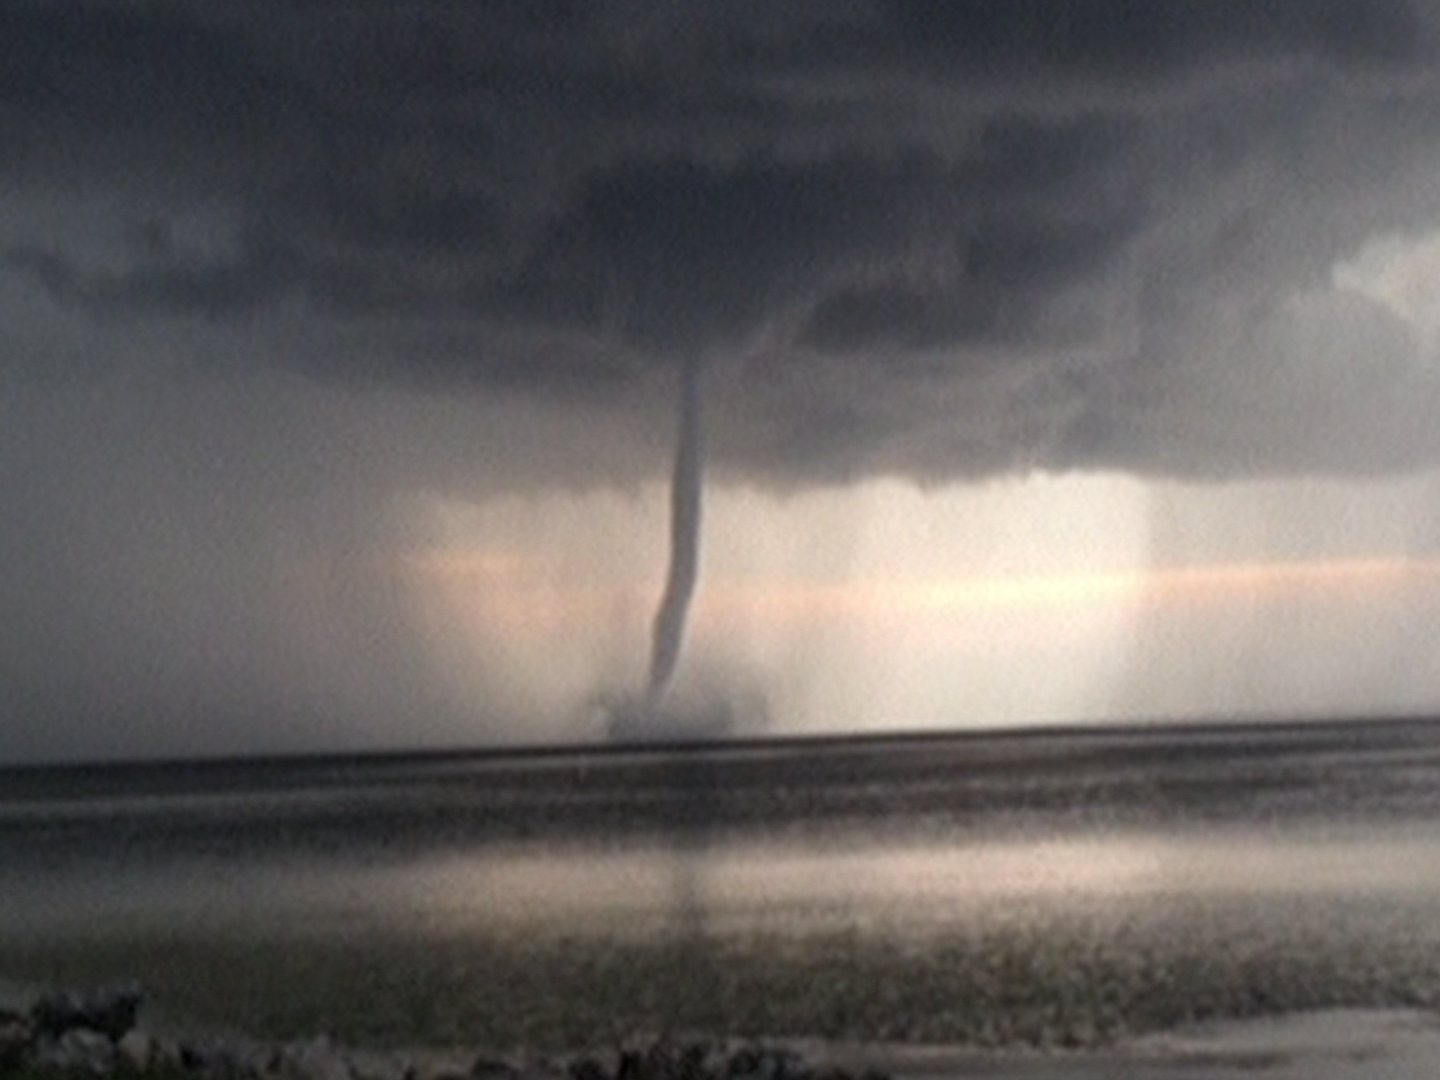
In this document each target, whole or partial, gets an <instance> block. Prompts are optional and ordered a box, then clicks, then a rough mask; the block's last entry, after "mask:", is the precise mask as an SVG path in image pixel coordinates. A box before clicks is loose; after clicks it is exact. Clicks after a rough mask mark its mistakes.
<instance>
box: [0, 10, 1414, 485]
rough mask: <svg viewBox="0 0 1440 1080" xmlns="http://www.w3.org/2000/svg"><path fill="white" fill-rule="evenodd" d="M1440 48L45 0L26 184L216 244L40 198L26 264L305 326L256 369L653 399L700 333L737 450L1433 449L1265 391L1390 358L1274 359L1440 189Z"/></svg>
mask: <svg viewBox="0 0 1440 1080" xmlns="http://www.w3.org/2000/svg"><path fill="white" fill-rule="evenodd" d="M1434 42H1435V20H1434V18H1433V12H1432V11H1431V9H1430V8H1429V7H1428V6H1427V5H1425V4H1422V3H1419V2H1415V3H1405V2H1401V0H1382V2H1361V0H1305V2H1301V0H1285V2H1274V3H1268V4H1256V3H1251V2H1241V0H1207V2H1201V0H1175V2H1168V3H1140V2H1137V0H1079V2H1076V0H1008V2H1004V3H1001V2H988V0H946V2H938V0H937V2H922V0H909V2H906V0H893V2H881V0H876V2H860V0H856V2H852V3H835V4H826V5H816V4H784V3H778V4H777V3H767V4H744V3H736V4H718V3H717V4H692V5H684V7H683V10H682V9H681V8H679V7H672V6H670V5H659V4H644V3H619V2H616V3H592V4H572V3H560V2H554V3H543V4H532V3H519V2H493V3H475V4H455V3H449V2H442V0H431V2H416V3H387V4H329V3H300V2H288V3H286V2H274V3H263V4H262V3H259V2H256V3H248V4H247V3H237V4H228V5H201V4H184V3H178V2H177V3H138V2H136V3H131V2H123V0H113V2H106V0H90V2H74V3H50V2H35V0H27V2H18V3H12V4H9V5H6V6H5V8H4V10H3V11H0V136H3V138H4V140H5V143H6V145H7V148H10V149H7V154H6V157H5V160H4V161H3V162H0V177H3V178H4V184H5V186H6V189H7V190H8V191H9V192H10V193H11V194H12V195H13V196H14V197H15V198H16V199H18V200H20V202H21V203H23V201H24V199H25V198H26V197H28V196H30V195H31V194H33V193H36V192H45V193H47V195H48V196H49V197H51V198H61V199H64V198H73V199H75V200H84V199H86V198H94V197H97V196H106V197H111V198H114V199H116V200H119V202H120V203H122V204H123V203H124V202H126V201H127V200H129V201H132V202H136V203H137V204H139V203H144V204H146V208H145V209H144V214H149V215H152V216H153V215H155V214H156V213H157V211H156V209H155V206H156V205H158V206H159V207H160V209H159V210H158V214H159V216H160V218H161V219H164V218H165V217H166V215H180V214H183V213H192V214H199V215H200V216H202V217H203V216H205V215H210V216H211V217H214V218H216V219H219V220H223V222H224V228H225V229H227V230H228V231H229V238H228V241H227V242H226V243H223V244H220V245H218V246H217V247H214V248H213V249H208V250H205V251H202V252H199V253H198V254H197V253H196V252H193V251H185V250H183V248H184V243H185V238H184V236H183V235H180V234H181V233H182V232H183V229H181V227H180V226H179V225H174V226H173V231H174V232H175V233H176V237H175V239H174V241H173V243H172V242H171V241H169V240H164V238H165V237H167V236H168V235H169V231H171V230H172V225H169V224H166V223H165V222H164V221H163V220H162V222H161V223H160V225H158V226H157V227H156V231H155V232H154V236H158V237H160V238H161V239H162V240H164V242H159V243H150V244H149V245H148V246H147V245H146V244H144V243H138V242H134V238H133V237H134V233H135V230H134V229H133V228H132V229H131V235H132V242H130V245H129V247H128V248H126V249H125V251H124V253H123V254H122V255H116V253H115V249H114V245H113V244H112V245H111V247H110V248H108V249H106V250H104V251H102V250H100V249H99V248H95V249H94V250H91V249H89V248H88V247H87V244H86V242H85V238H84V236H83V235H80V234H78V233H77V234H73V235H72V234H66V235H59V234H56V235H51V236H46V235H44V234H43V230H42V231H41V235H28V234H27V235H24V236H12V237H10V238H9V239H8V242H6V238H4V237H0V242H3V243H4V250H5V251H6V258H5V262H4V264H3V268H0V273H4V274H8V275H9V276H10V277H11V279H12V280H14V281H20V282H25V283H28V284H29V285H31V286H33V287H37V288H39V289H40V290H41V291H42V292H43V293H44V294H45V295H46V296H48V297H49V298H50V299H51V301H53V302H54V303H55V304H56V305H58V307H59V308H60V309H62V310H64V311H67V312H69V313H70V317H72V318H75V319H82V320H83V319H90V320H103V321H105V325H107V326H114V325H117V324H124V325H136V326H144V327H150V328H152V329H153V328H154V327H156V326H162V327H163V326H164V325H165V324H166V322H167V320H186V319H190V318H200V319H202V320H208V321H210V322H213V323H217V324H220V325H221V326H223V325H225V324H227V323H234V324H236V325H242V324H243V325H246V326H250V327H253V326H255V325H257V324H259V325H264V324H265V323H266V322H267V320H270V319H272V318H275V317H276V315H275V313H277V312H285V311H288V312H292V313H293V312H296V311H299V312H302V313H303V319H301V322H302V323H303V326H304V332H305V333H306V334H308V335H309V338H308V339H307V340H308V344H307V345H306V346H305V347H299V346H298V345H293V343H292V347H286V346H285V342H276V343H273V344H274V345H275V346H276V347H272V348H270V349H267V350H266V351H265V353H264V355H256V356H254V357H253V358H252V359H253V363H254V364H256V365H257V366H258V365H266V364H277V365H282V366H299V367H300V368H302V369H304V370H306V371H308V372H311V373H313V374H318V375H320V376H322V377H323V378H325V379H327V380H330V381H332V382H335V383H338V384H341V385H345V384H347V383H348V382H355V383H357V384H358V383H362V382H363V383H364V384H366V385H372V384H377V383H378V384H384V383H385V382H387V381H390V382H393V383H395V384H397V385H417V384H418V385H422V386H425V387H427V388H430V389H432V390H444V389H445V388H447V387H452V386H453V387H456V388H460V387H464V388H466V389H467V390H469V389H475V388H480V389H482V390H483V389H484V388H485V387H487V386H494V387H497V388H503V389H505V390H507V391H508V390H516V389H519V390H524V391H527V392H529V393H531V394H533V395H535V396H537V397H538V398H540V399H545V398H546V397H547V396H549V395H551V394H555V393H559V394H562V395H564V397H565V399H566V400H568V401H574V400H585V399H589V400H593V401H594V402H595V408H596V409H597V410H604V409H610V408H612V407H614V405H615V403H616V402H617V401H619V400H622V399H627V398H628V399H630V400H632V401H633V402H637V403H639V404H636V405H635V406H634V407H635V408H641V409H644V408H648V407H649V406H648V405H647V404H645V403H646V402H650V401H655V402H662V401H664V400H665V399H666V397H667V395H666V394H664V393H661V392H659V391H658V390H654V389H647V388H649V387H650V384H651V383H652V382H653V383H657V384H658V383H659V382H660V381H661V379H662V378H663V379H667V380H668V379H673V378H674V365H675V364H676V362H677V361H678V360H680V359H682V358H684V357H689V356H697V355H703V356H705V357H707V362H708V363H709V364H711V365H712V366H715V367H717V368H718V369H719V373H718V375H717V377H716V378H713V379H711V380H710V385H712V386H714V387H715V389H714V390H713V391H712V397H713V398H714V399H715V401H714V404H713V406H712V408H711V410H710V411H711V413H712V416H713V421H712V426H713V428H714V436H713V439H712V442H713V445H714V449H715V452H716V455H717V457H718V458H719V459H720V460H721V461H722V462H727V461H728V462H729V463H730V464H732V465H736V466H742V465H743V467H744V468H745V469H747V470H752V471H758V472H761V473H766V474H769V475H771V476H777V477H784V476H787V475H788V476H792V477H800V476H809V475H815V476H822V477H823V476H827V475H829V476H838V475H853V474H855V473H857V472H866V471H899V472H914V473H922V474H924V475H926V476H930V477H936V476H945V475H947V474H951V475H961V474H975V473H983V472H986V471H991V470H996V469H1006V468H1014V467H1019V466H1022V465H1024V466H1033V465H1040V466H1045V467H1053V468H1067V467H1073V466H1081V467H1090V466H1105V467H1119V468H1126V469H1131V470H1136V471H1141V472H1174V471H1180V472H1186V473H1199V474H1207V473H1213V474H1226V473H1230V472H1233V471H1236V470H1242V471H1259V472H1264V471H1266V470H1270V469H1278V470H1285V471H1292V470H1295V469H1301V470H1304V469H1307V468H1312V467H1313V468H1316V469H1323V470H1336V469H1339V470H1346V469H1376V468H1382V467H1383V468H1390V467H1395V466H1396V465H1403V464H1405V463H1416V464H1418V463H1420V462H1423V461H1431V460H1435V459H1437V458H1440V440H1431V439H1430V438H1428V437H1426V436H1424V435H1422V434H1419V433H1416V434H1414V435H1413V436H1411V435H1407V436H1406V441H1405V442H1404V444H1403V445H1398V444H1396V443H1394V442H1393V441H1392V442H1389V443H1387V442H1386V438H1385V436H1384V435H1383V434H1372V435H1371V437H1370V440H1371V441H1368V442H1367V441H1366V440H1365V439H1363V438H1361V433H1360V430H1359V429H1358V428H1356V429H1355V431H1354V432H1352V433H1351V434H1350V435H1347V439H1348V443H1347V445H1349V446H1350V450H1349V451H1348V453H1349V455H1350V456H1349V457H1346V458H1344V460H1337V455H1335V454H1334V453H1333V452H1332V448H1333V446H1334V445H1335V440H1334V439H1333V438H1332V439H1325V438H1323V437H1321V436H1314V435H1306V434H1305V432H1304V431H1303V430H1301V427H1302V425H1300V423H1299V421H1298V419H1297V420H1296V422H1295V424H1294V425H1293V429H1292V425H1290V424H1289V423H1288V422H1287V423H1282V424H1278V425H1277V424H1276V423H1275V422H1274V416H1275V415H1277V414H1280V415H1287V413H1286V410H1287V409H1290V408H1291V407H1292V405H1293V403H1295V402H1306V403H1310V404H1312V405H1313V404H1314V403H1315V402H1317V401H1324V402H1330V401H1332V400H1333V402H1334V411H1335V413H1336V417H1335V420H1334V423H1335V424H1338V425H1340V426H1342V427H1344V426H1345V425H1346V424H1349V423H1352V421H1351V420H1349V419H1347V415H1348V414H1347V412H1346V404H1347V402H1348V401H1350V400H1354V402H1355V403H1356V408H1355V410H1354V412H1353V416H1354V417H1355V418H1368V417H1370V416H1373V415H1374V413H1375V411H1376V410H1377V409H1378V408H1379V406H1378V405H1377V401H1378V398H1375V397H1374V395H1375V393H1377V391H1374V390H1373V389H1369V388H1368V387H1370V386H1371V384H1370V383H1368V382H1366V380H1363V379H1362V380H1359V383H1358V384H1357V383H1356V381H1355V380H1354V379H1352V378H1351V377H1350V376H1348V375H1345V376H1343V377H1342V376H1339V375H1337V374H1336V372H1337V371H1339V370H1341V368H1342V367H1343V365H1338V364H1337V365H1330V366H1329V368H1323V367H1315V366H1311V367H1307V366H1306V365H1305V364H1303V363H1299V362H1296V363H1291V364H1288V365H1284V364H1277V363H1276V362H1274V361H1273V360H1272V359H1269V358H1267V357H1257V356H1255V355H1253V350H1254V349H1255V348H1256V347H1257V343H1264V344H1265V346H1266V347H1267V348H1272V349H1273V350H1275V351H1277V353H1280V354H1283V353H1285V351H1286V350H1288V349H1291V348H1292V344H1293V343H1291V342H1290V341H1289V340H1288V339H1286V340H1284V341H1282V340H1280V339H1278V338H1275V337H1274V335H1275V334H1277V333H1281V331H1282V330H1284V327H1283V326H1282V325H1281V324H1282V323H1284V321H1285V320H1284V318H1283V317H1282V315H1283V313H1281V309H1282V308H1283V307H1284V305H1285V304H1286V303H1288V302H1290V300H1291V299H1293V297H1294V296H1295V295H1298V294H1300V293H1303V292H1306V291H1307V290H1308V291H1313V290H1314V289H1316V288H1317V287H1319V286H1320V285H1322V284H1324V282H1323V278H1324V275H1325V274H1327V273H1328V272H1329V268H1330V267H1331V266H1333V264H1334V263H1335V262H1336V261H1337V260H1339V259H1341V258H1344V257H1346V256H1349V255H1351V254H1353V253H1354V252H1355V250H1356V249H1357V248H1358V246H1359V245H1360V244H1361V243H1363V242H1364V241H1365V240H1366V239H1368V238H1370V237H1372V236H1375V235H1379V234H1383V233H1386V232H1387V231H1388V232H1396V233H1398V232H1402V231H1405V230H1419V229H1424V228H1433V227H1434V225H1435V223H1436V222H1440V197H1437V196H1436V195H1435V194H1434V192H1433V188H1434V185H1433V184H1429V183H1428V182H1422V181H1421V180H1420V179H1418V178H1420V177H1425V176H1427V175H1430V172H1429V170H1430V169H1431V168H1432V167H1433V166H1435V165H1436V164H1440V91H1437V90H1436V88H1435V77H1436V74H1437V70H1436V67H1435V65H1434V59H1435V53H1434V48H1433V46H1434ZM136 213H137V214H139V213H141V212H140V211H138V210H137V211H136ZM1345 310H1351V311H1352V312H1353V308H1346V309H1345ZM1277 313H1281V314H1277ZM1317 317H1330V316H1326V315H1324V314H1323V313H1322V314H1321V315H1317ZM1362 321H1364V320H1362ZM1379 321H1383V320H1379ZM1346 325H1347V326H1348V325H1349V323H1347V324H1346ZM1367 325H1369V324H1368V323H1367ZM1377 325H1378V323H1377ZM1216 327H1225V328H1227V329H1226V331H1225V333H1224V334H1219V335H1218V336H1217V334H1215V333H1212V331H1214V330H1215V328H1216ZM1292 329H1293V328H1292ZM137 332H138V331H137ZM276 333H277V334H282V336H283V333H282V332H281V331H276ZM1267 335H1268V336H1267ZM41 337H42V338H43V335H41ZM356 337H363V338H364V339H365V341H366V346H365V347H364V348H363V349H360V350H353V349H348V348H347V345H346V342H353V341H354V339H355V338H356ZM1402 337H1403V335H1402ZM1352 339H1353V342H1352V343H1353V345H1354V347H1355V348H1356V349H1357V350H1359V351H1360V352H1361V353H1366V355H1368V353H1367V350H1369V347H1370V342H1369V339H1368V338H1364V337H1363V336H1361V337H1354V336H1353V335H1352V336H1351V337H1350V338H1347V339H1346V340H1352ZM1392 339H1394V335H1389V336H1388V337H1385V338H1384V340H1383V341H1382V342H1380V344H1379V346H1377V348H1378V349H1380V350H1381V351H1383V355H1384V357H1385V358H1386V359H1385V363H1387V364H1391V365H1398V366H1399V369H1400V380H1401V382H1403V383H1404V385H1406V386H1407V387H1408V388H1409V390H1410V391H1411V392H1410V393H1409V395H1408V396H1407V400H1412V401H1422V402H1429V401H1436V402H1440V382H1437V380H1436V378H1435V377H1433V376H1432V375H1431V374H1430V373H1429V368H1428V366H1427V360H1426V358H1425V357H1424V356H1422V355H1420V353H1421V351H1422V350H1421V346H1420V345H1418V344H1415V343H1411V344H1410V345H1407V346H1405V348H1403V349H1401V350H1400V351H1399V352H1395V351H1394V349H1392V347H1391V346H1392V345H1393V340H1392ZM43 347H44V342H43V340H39V341H33V340H32V341H31V342H30V344H29V345H27V346H26V348H28V349H31V350H32V351H33V350H34V349H36V348H43ZM1406 349H1408V352H1407V351H1406ZM1385 350H1388V351H1385ZM1371 351H1374V350H1371ZM1376 355H1380V352H1376ZM1367 362H1369V361H1368V360H1366V359H1365V357H1364V356H1361V357H1360V358H1359V359H1358V360H1357V363H1361V364H1364V363H1367ZM1267 365H1268V366H1267ZM1252 371H1253V372H1255V373H1254V374H1253V375H1252V374H1251V372H1252ZM1386 371H1387V373H1393V371H1394V369H1393V368H1392V367H1387V368H1386ZM997 372H998V373H1001V374H997ZM1386 377H1387V378H1389V374H1387V376H1386ZM1327 380H1328V381H1327ZM1392 383H1393V380H1392ZM1387 385H1389V384H1387ZM962 391H965V392H964V393H962ZM1367 395H1369V396H1367ZM962 400H963V401H969V402H973V403H974V404H973V410H974V411H973V412H972V406H968V405H967V406H966V407H964V408H959V409H951V410H949V411H946V410H945V409H941V408H939V407H937V405H936V403H937V402H956V401H962ZM657 407H661V406H657ZM846 418H848V419H846ZM662 422H663V421H662V420H657V421H656V423H662ZM1355 422H1358V420H1357V421H1355ZM962 427H963V428H964V430H961V428H962ZM1346 430H1347V431H1348V430H1349V429H1346ZM807 432H809V433H813V436H812V437H811V438H812V440H813V441H809V442H807V437H806V434H805V433H807ZM1147 433H1149V434H1147ZM1239 444H1244V445H1248V446H1251V447H1252V449H1251V451H1250V452H1247V453H1246V454H1245V455H1237V454H1236V453H1235V451H1234V447H1235V446H1236V445H1239Z"/></svg>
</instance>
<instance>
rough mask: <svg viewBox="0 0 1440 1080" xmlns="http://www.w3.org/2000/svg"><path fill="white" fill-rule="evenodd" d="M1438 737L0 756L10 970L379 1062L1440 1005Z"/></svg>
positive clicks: (1367, 725)
mask: <svg viewBox="0 0 1440 1080" xmlns="http://www.w3.org/2000/svg"><path fill="white" fill-rule="evenodd" d="M1437 824H1440V724H1432V723H1429V722H1425V721H1384V722H1382V721H1364V722H1360V721H1357V722H1354V723H1336V724H1325V725H1314V724H1308V725H1301V724H1296V725H1269V726H1248V727H1209V728H1206V727H1192V728H1184V729H1177V728H1152V729H1126V730H1119V729H1110V730H1106V729H1096V730H1088V731H1063V732H1061V731H1053V732H1037V733H1019V734H1002V735H984V736H974V735H972V736H952V737H923V738H922V737H914V738H895V739H850V740H845V739H836V740H812V741H797V742H771V743H756V744H745V745H732V746H726V747H711V748H695V747H692V748H679V747H652V748H645V749H631V750H621V749H614V748H591V749H583V750H565V751H549V752H533V753H504V754H454V755H415V756H392V757H356V758H323V759H322V758H313V759H284V760H268V761H241V762H177V763H166V764H152V765H136V766H104V767H98V766H97V767H87V768H75V767H68V768H50V769H11V770H4V771H0V976H4V977H7V978H10V979H20V980H30V981H35V982H43V983H63V984H67V985H74V984H88V983H94V982H104V981H109V980H114V979H122V978H123V979H138V980H140V981H141V983H142V984H143V985H144V986H145V987H146V988H147V990H148V992H149V995H150V998H151V1000H152V1002H153V1010H154V1013H153V1015H155V1016H156V1017H157V1018H158V1019H159V1020H160V1022H162V1023H163V1022H166V1021H169V1022H174V1023H184V1024H191V1025H193V1024H202V1025H214V1026H219V1027H229V1028H239V1029H242V1030H245V1031H248V1032H250V1033H252V1034H257V1035H267V1036H278V1037H284V1036H290V1035H298V1034H305V1033H313V1032H315V1031H319V1030H325V1031H329V1032H331V1033H333V1034H336V1035H338V1036H340V1037H342V1038H346V1039H349V1040H353V1041H356V1042H360V1043H369V1044H375V1045H396V1044H418V1043H431V1044H435V1043H464V1044H467V1045H471V1044H483V1045H494V1046H513V1045H519V1044H524V1045H542V1046H576V1045H601V1046H603V1045H608V1044H610V1043H613V1041H614V1040H616V1039H619V1038H623V1037H625V1036H626V1035H627V1034H630V1033H633V1032H636V1031H651V1032H653V1031H668V1030H674V1029H685V1030H699V1031H708V1032H713V1033H726V1034H754V1035H776V1036H779V1035H807V1036H809V1035H813V1036H829V1037H840V1038H885V1039H910V1040H917V1041H936V1040H944V1041H964V1042H974V1043H979V1044H985V1045H995V1044H1002V1045H1003V1044H1010V1043H1038V1044H1052V1043H1058V1044H1064V1045H1074V1044H1089V1043H1095V1042H1099V1041H1104V1040H1106V1039H1110V1038H1113V1037H1115V1036H1117V1035H1122V1034H1127V1033H1134V1032H1141V1031H1152V1030H1157V1029H1163V1028H1166V1027H1168V1026H1172V1025H1175V1024H1179V1023H1183V1022H1186V1021H1191V1020H1197V1019H1209V1018H1222V1017H1242V1016H1253V1015H1257V1014H1264V1013H1275V1012H1284V1011H1292V1010H1299V1009H1311V1008H1319V1007H1334V1006H1364V1007H1371V1006H1382V1007H1390V1006H1417V1005H1419V1006H1426V1007H1428V1006H1431V1005H1434V1004H1436V1003H1440V828H1437Z"/></svg>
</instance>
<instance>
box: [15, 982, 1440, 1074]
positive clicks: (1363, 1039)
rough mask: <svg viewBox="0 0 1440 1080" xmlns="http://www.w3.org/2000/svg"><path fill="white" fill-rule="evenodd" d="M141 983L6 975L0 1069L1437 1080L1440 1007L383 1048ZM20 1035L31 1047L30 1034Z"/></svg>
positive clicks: (17, 1071)
mask: <svg viewBox="0 0 1440 1080" xmlns="http://www.w3.org/2000/svg"><path fill="white" fill-rule="evenodd" d="M143 1011H145V1010H144V1008H143V1003H142V1000H141V996H140V994H139V991H138V989H136V988H133V987H129V988H118V989H116V988H111V989H103V990H99V991H92V992H89V993H75V992H73V991H71V992H65V991H61V992H56V991H42V990H40V989H38V988H35V987H33V986H28V985H26V984H21V983H17V982H14V981H12V980H3V979H0V1076H4V1077H18V1078H27V1080H28V1078H42V1077H61V1076H63V1077H66V1078H77V1077H92V1078H97V1080H100V1078H111V1077H120V1078H125V1080H143V1078H145V1077H150V1076H154V1077H157V1078H158V1077H164V1078H166V1080H177V1078H185V1077H194V1078H196V1080H221V1078H224V1080H970V1078H975V1080H978V1078H981V1077H990V1078H1008V1080H1100V1078H1102V1077H1103V1078H1106V1080H1162V1078H1164V1080H1221V1078H1226V1077H1230V1078H1233V1077H1239V1076H1245V1077H1255V1078H1257V1080H1429V1078H1430V1077H1432V1076H1433V1075H1434V1068H1435V1062H1436V1061H1440V1013H1437V1012H1435V1011H1433V1010H1428V1009H1416V1008H1391V1009H1361V1008H1351V1009H1326V1010H1314V1011H1303V1012H1295V1013H1288V1014H1281V1015H1275V1016H1267V1017H1260V1018H1252V1019H1244V1020H1224V1021H1213V1022H1205V1023H1197V1024H1192V1025H1182V1026H1179V1027H1177V1028H1175V1029H1174V1030H1169V1031H1162V1032H1152V1033H1148V1034H1143V1035H1135V1036H1127V1037H1122V1038H1120V1039H1117V1040H1115V1041H1113V1042H1110V1043H1106V1044H1102V1045H1096V1046H1089V1047H1081V1048H1036V1047H1029V1048H1022V1047H1007V1048H1002V1049H995V1048H985V1047H980V1046H973V1045H962V1044H911V1043H895V1042H885V1041H850V1040H844V1039H820V1038H814V1039H807V1038H782V1039H739V1038H734V1039H726V1038H721V1037H706V1036H689V1035H679V1034H669V1035H636V1036H632V1037H630V1038H629V1039H627V1040H625V1041H624V1042H622V1043H621V1044H618V1045H617V1046H615V1047H614V1048H613V1049H612V1050H609V1051H598V1052H597V1051H595V1050H593V1049H587V1050H577V1051H574V1052H571V1053H558V1054H546V1055H540V1054H535V1053H528V1052H525V1051H520V1052H511V1053H496V1052H493V1051H490V1050H486V1049H482V1048H476V1047H465V1046H449V1047H443V1046H421V1047H408V1048H401V1049H395V1050H371V1049H363V1048H358V1047H353V1046H347V1045H345V1044H343V1043H341V1042H338V1041H337V1040H335V1039H333V1038H331V1037H329V1036H328V1035H325V1034H317V1035H313V1036H311V1037H309V1038H305V1039H292V1040H285V1041H268V1040H262V1039H256V1038H252V1037H250V1036H247V1035H245V1034H242V1033H238V1032H230V1033H221V1032H218V1031H213V1030H212V1031H194V1030H192V1031H190V1032H189V1033H181V1032H173V1031H171V1032H164V1033H161V1031H157V1030H156V1029H152V1028H151V1026H150V1025H149V1024H148V1023H147V1022H146V1021H145V1019H144V1018H143V1017H141V1016H140V1015H139V1014H140V1013H141V1012H143ZM22 1029H23V1039H22Z"/></svg>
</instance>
